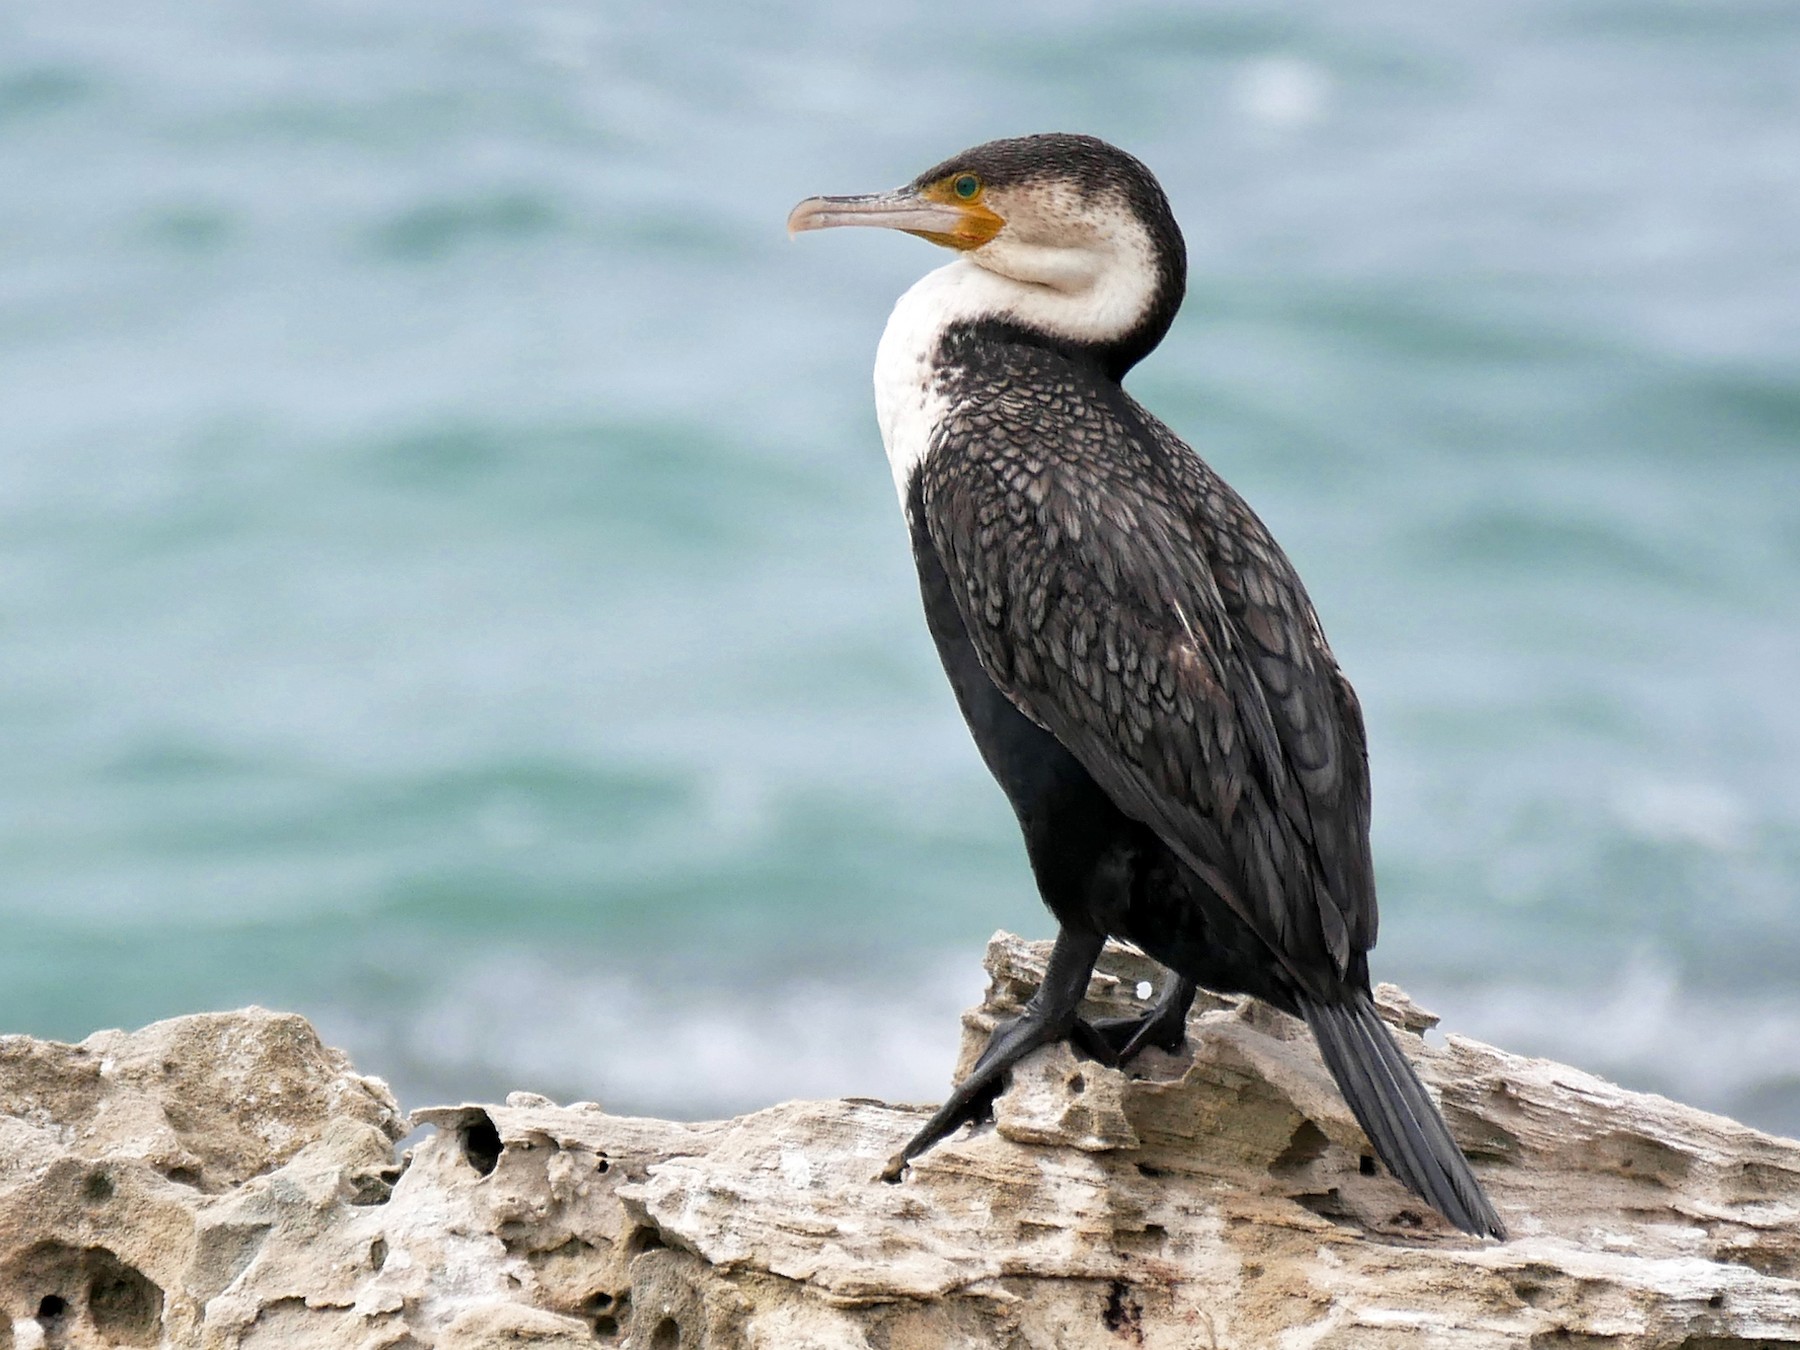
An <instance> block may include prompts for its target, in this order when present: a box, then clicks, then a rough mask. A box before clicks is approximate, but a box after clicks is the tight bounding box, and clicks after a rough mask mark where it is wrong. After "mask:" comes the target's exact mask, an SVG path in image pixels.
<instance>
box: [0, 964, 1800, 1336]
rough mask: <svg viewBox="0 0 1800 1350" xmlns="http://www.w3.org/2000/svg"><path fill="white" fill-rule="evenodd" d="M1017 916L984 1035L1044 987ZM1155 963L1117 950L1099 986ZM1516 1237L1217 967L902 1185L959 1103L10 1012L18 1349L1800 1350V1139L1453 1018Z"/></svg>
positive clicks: (12, 1279)
mask: <svg viewBox="0 0 1800 1350" xmlns="http://www.w3.org/2000/svg"><path fill="white" fill-rule="evenodd" d="M1043 958H1044V949H1043V948H1042V947H1041V946H1035V945H1032V944H1027V943H1023V942H1021V941H1019V940H1018V939H1015V938H1011V937H1008V936H1005V935H1000V936H998V937H996V939H995V940H994V942H993V943H992V944H991V945H990V948H989V953H988V965H989V970H990V972H991V974H992V983H991V986H990V988H989V992H988V997H987V998H986V999H985V1000H984V1002H983V1004H982V1006H981V1007H980V1008H978V1009H975V1010H973V1011H971V1012H970V1013H969V1014H967V1016H966V1018H965V1032H966V1034H965V1045H964V1055H965V1065H964V1066H963V1067H966V1061H967V1059H968V1058H969V1057H970V1056H972V1055H973V1054H974V1052H975V1051H976V1050H977V1049H978V1048H979V1046H980V1045H981V1043H982V1042H983V1040H984V1039H985V1037H986V1033H987V1031H988V1029H989V1028H991V1026H992V1025H993V1022H994V1021H995V1020H996V1019H997V1018H1000V1017H1004V1016H1007V1015H1009V1014H1010V1013H1011V1012H1013V1011H1016V1010H1017V1009H1018V1007H1019V1006H1021V1005H1022V1004H1023V1002H1024V1000H1025V999H1026V998H1028V997H1029V995H1030V993H1031V990H1032V989H1033V988H1034V987H1035V984H1036V982H1037V979H1038V977H1039V975H1040V974H1041V971H1042V967H1043ZM1156 978H1158V976H1157V973H1156V972H1155V970H1154V968H1153V967H1151V966H1150V965H1149V964H1148V963H1147V962H1145V961H1144V960H1143V959H1142V958H1141V957H1138V956H1136V955H1134V954H1132V953H1130V952H1128V951H1125V950H1122V949H1109V951H1108V953H1107V955H1106V957H1105V958H1104V960H1103V965H1102V969H1101V971H1100V973H1099V974H1098V975H1097V976H1096V978H1095V981H1094V984H1093V986H1092V988H1091V990H1090V1006H1089V1012H1090V1014H1091V1015H1094V1016H1107V1015H1122V1014H1126V1013H1129V1012H1132V1011H1135V1010H1137V1009H1139V1008H1141V1006H1142V1004H1141V1001H1140V999H1139V993H1140V990H1141V985H1142V983H1143V982H1145V981H1152V980H1154V979H1156ZM1379 994H1380V1001H1381V1003H1382V1006H1383V1010H1384V1013H1385V1014H1386V1015H1387V1016H1388V1017H1389V1020H1390V1021H1391V1022H1393V1024H1394V1025H1395V1026H1396V1027H1398V1028H1400V1029H1401V1030H1402V1033H1403V1035H1402V1040H1403V1043H1404V1044H1406V1046H1407V1048H1408V1052H1409V1053H1410V1054H1411V1055H1412V1056H1413V1058H1414V1059H1415V1061H1416V1062H1417V1063H1418V1064H1419V1067H1420V1072H1421V1074H1422V1076H1423V1077H1424V1078H1425V1080H1426V1081H1427V1083H1429V1084H1431V1085H1432V1086H1433V1087H1434V1090H1436V1091H1438V1092H1439V1093H1440V1094H1441V1097H1442V1101H1443V1106H1444V1110H1445V1114H1446V1116H1447V1118H1448V1119H1449V1121H1450V1124H1451V1127H1452V1129H1453V1130H1454V1131H1455V1132H1456V1133H1457V1135H1458V1137H1459V1138H1460V1139H1462V1140H1463V1142H1464V1144H1465V1147H1466V1148H1467V1150H1468V1152H1469V1155H1470V1158H1471V1160H1472V1162H1473V1163H1474V1165H1475V1167H1476V1170H1477V1171H1478V1172H1479V1173H1480V1174H1481V1176H1482V1179H1483V1181H1484V1183H1485V1184H1486V1185H1487V1186H1488V1188H1489V1191H1490V1194H1491V1195H1492V1196H1493V1198H1494V1200H1495V1202H1496V1204H1497V1205H1498V1207H1499V1209H1500V1211H1501V1214H1502V1216H1503V1217H1504V1218H1505V1219H1506V1221H1507V1222H1508V1224H1509V1225H1510V1226H1511V1229H1512V1231H1513V1233H1514V1234H1515V1238H1514V1240H1513V1241H1511V1242H1508V1243H1505V1244H1497V1243H1492V1242H1477V1241H1474V1240H1472V1239H1469V1238H1466V1237H1464V1236H1463V1235H1461V1234H1459V1233H1457V1232H1455V1231H1454V1230H1451V1229H1450V1228H1448V1227H1447V1226H1446V1225H1445V1224H1443V1223H1442V1222H1441V1221H1439V1220H1438V1219H1437V1218H1436V1216H1435V1215H1433V1214H1431V1213H1429V1212H1428V1211H1426V1210H1425V1209H1424V1207H1423V1206H1422V1205H1420V1204H1419V1203H1418V1202H1417V1201H1415V1200H1414V1199H1413V1198H1412V1197H1411V1196H1410V1195H1408V1194H1407V1193H1406V1192H1405V1191H1404V1190H1403V1189H1401V1187H1400V1186H1399V1185H1398V1184H1397V1183H1395V1182H1394V1181H1393V1180H1392V1179H1391V1178H1389V1177H1387V1176H1386V1175H1385V1174H1382V1173H1381V1172H1380V1170H1379V1168H1377V1167H1375V1166H1374V1165H1373V1164H1372V1162H1371V1161H1370V1160H1369V1159H1368V1157H1367V1144H1366V1142H1365V1141H1364V1139H1363V1137H1362V1135H1361V1132H1360V1131H1359V1130H1358V1128H1357V1126H1356V1123H1355V1121H1354V1120H1353V1119H1352V1117H1351V1116H1350V1113H1349V1111H1348V1109H1347V1108H1346V1107H1345V1106H1344V1105H1343V1103H1342V1101H1341V1100H1340V1099H1339V1098H1338V1096H1337V1093H1336V1091H1335V1089H1334V1088H1333V1087H1332V1084H1331V1080H1330V1078H1329V1077H1328V1076H1327V1075H1326V1073H1325V1071H1324V1069H1323V1067H1322V1066H1321V1065H1320V1063H1319V1060H1318V1057H1317V1055H1316V1054H1315V1053H1314V1051H1313V1049H1312V1046H1311V1042H1310V1040H1309V1039H1308V1038H1307V1036H1306V1033H1305V1031H1304V1029H1303V1028H1302V1027H1300V1026H1299V1025H1298V1024H1296V1023H1293V1022H1291V1021H1290V1020H1289V1019H1287V1018H1285V1017H1283V1016H1281V1015H1280V1014H1277V1013H1272V1012H1270V1011H1269V1010H1267V1009H1265V1008H1260V1007H1258V1006H1256V1005H1253V1004H1247V1003H1241V1002H1239V1001H1237V1000H1232V999H1224V998H1208V997H1206V996H1203V997H1202V1001H1201V1002H1200V1003H1199V1004H1197V1005H1196V1009H1195V1012H1194V1015H1193V1017H1192V1018H1191V1019H1190V1022H1189V1027H1188V1031H1189V1041H1190V1047H1189V1050H1188V1051H1186V1052H1184V1053H1182V1054H1179V1055H1167V1054H1163V1053H1162V1052H1160V1051H1151V1052H1148V1053H1147V1054H1146V1055H1145V1056H1143V1057H1142V1059H1141V1060H1140V1061H1139V1062H1138V1063H1137V1064H1136V1065H1134V1066H1133V1070H1132V1072H1130V1073H1129V1074H1126V1073H1120V1072H1117V1071H1115V1070H1111V1069H1106V1068H1103V1067H1101V1066H1099V1065H1097V1064H1094V1063H1091V1062H1088V1061H1084V1060H1080V1059H1078V1058H1076V1057H1075V1056H1074V1055H1073V1054H1072V1053H1071V1052H1070V1051H1069V1050H1068V1049H1066V1048H1064V1047H1054V1048H1051V1049H1049V1050H1046V1051H1043V1052H1040V1053H1039V1054H1038V1055H1037V1056H1035V1057H1033V1058H1032V1059H1031V1060H1030V1061H1028V1062H1027V1063H1026V1064H1025V1065H1023V1066H1022V1067H1021V1068H1020V1070H1019V1071H1018V1072H1017V1073H1016V1074H1015V1076H1014V1077H1015V1081H1014V1083H1013V1084H1012V1086H1011V1088H1010V1089H1009V1090H1008V1091H1007V1092H1006V1093H1004V1094H1003V1095H1002V1096H1001V1098H1000V1100H999V1101H998V1102H997V1103H996V1106H995V1125H994V1126H993V1127H992V1128H983V1129H980V1130H973V1131H964V1132H963V1133H962V1134H960V1135H958V1136H956V1137H954V1138H952V1139H951V1140H949V1141H947V1142H946V1143H945V1144H943V1145H940V1146H939V1147H938V1148H937V1149H935V1150H933V1151H932V1152H930V1153H928V1154H927V1155H926V1156H925V1157H924V1158H922V1159H920V1160H919V1161H918V1162H917V1163H916V1164H915V1165H914V1167H913V1169H912V1171H911V1173H910V1174H909V1176H908V1177H907V1178H906V1179H905V1180H904V1181H902V1182H900V1183H899V1184H894V1185H889V1184H885V1183H883V1182H881V1181H879V1180H877V1179H876V1177H877V1175H878V1173H879V1172H880V1171H881V1170H882V1167H883V1164H884V1162H885V1160H886V1159H887V1158H888V1157H890V1156H891V1155H892V1154H893V1152H894V1151H895V1149H896V1148H898V1147H899V1145H900V1144H901V1143H902V1142H904V1140H905V1139H906V1138H907V1137H908V1136H909V1135H910V1134H911V1132H912V1131H913V1130H914V1129H916V1128H917V1126H918V1125H919V1123H920V1122H921V1121H922V1119H923V1116H924V1114H925V1110H924V1108H917V1107H897V1106H889V1105H884V1104H882V1103H878V1102H870V1101H858V1100H851V1101H840V1102H788V1103H784V1104H782V1105H780V1106H774V1107H771V1108H769V1109H768V1110H765V1111H759V1112H757V1113H755V1114H753V1115H749V1116H744V1117H741V1118H739V1119H737V1120H731V1121H717V1122H708V1123H703V1124H682V1123H672V1122H667V1121H657V1120H644V1119H636V1118H631V1117H622V1116H613V1115H609V1114H607V1113H606V1112H605V1111H603V1110H602V1109H600V1108H599V1107H597V1106H595V1105H593V1104H591V1103H583V1104H577V1105H574V1106H568V1107H559V1106H556V1105H555V1104H553V1103H551V1102H549V1101H547V1100H545V1099H544V1098H541V1097H535V1096H531V1095H528V1094H514V1095H513V1096H512V1097H511V1098H509V1099H508V1100H507V1102H506V1103H505V1104H504V1105H486V1106H483V1105H468V1106H455V1107H442V1108H435V1109H430V1110H425V1111H420V1112H416V1113H415V1114H414V1116H413V1121H414V1123H415V1124H417V1125H419V1126H423V1127H428V1133H427V1134H426V1135H425V1136H424V1137H423V1138H422V1139H421V1140H420V1141H419V1142H418V1143H416V1145H415V1146H414V1147H413V1148H412V1149H411V1150H410V1151H409V1152H408V1153H407V1154H406V1155H405V1157H404V1159H403V1160H402V1161H401V1162H400V1163H396V1161H395V1159H394V1155H393V1149H394V1144H395V1142H396V1140H397V1139H398V1138H399V1137H400V1136H401V1134H402V1133H403V1131H404V1129H405V1124H404V1123H403V1122H402V1121H401V1119H400V1117H399V1114H398V1112H397V1110H396V1108H395V1106H394V1103H393V1100H392V1098H391V1097H390V1096H389V1095H388V1093H387V1090H386V1088H385V1087H384V1086H383V1085H382V1084H381V1083H380V1082H379V1081H377V1080H374V1079H368V1078H362V1077H359V1076H357V1075H356V1074H355V1073H354V1072H353V1071H352V1070H351V1068H350V1066H349V1065H348V1063H347V1062H346V1061H345V1059H344V1057H343V1056H342V1055H341V1054H339V1053H337V1052H335V1051H331V1050H328V1049H327V1048H325V1047H324V1046H322V1045H320V1044H319V1042H318V1039H317V1037H316V1036H314V1035H313V1033H312V1032H311V1029H310V1028H309V1027H307V1025H306V1024H305V1023H304V1022H303V1021H301V1020H300V1019H299V1018H294V1017H282V1016H278V1015H276V1014H271V1013H266V1012H263V1011H261V1010H257V1009H252V1010H249V1011H246V1012H243V1013H234V1014H209V1015H205V1016H200V1017H192V1018H180V1019H176V1020H174V1021H171V1022H164V1023H159V1024H157V1025H155V1026H152V1027H147V1028H145V1029H144V1030H143V1031H140V1032H136V1033H132V1034H129V1035H127V1034H124V1033H120V1032H105V1033H101V1034H100V1035H97V1036H94V1037H91V1038H90V1039H89V1040H88V1041H86V1042H84V1043H83V1044H82V1045H79V1046H62V1045H52V1044H48V1043H43V1042H35V1041H30V1040H27V1039H25V1038H22V1037H8V1038H3V1039H0V1350H13V1347H17V1348H18V1350H35V1348H36V1347H40V1346H41V1347H58V1348H61V1347H67V1348H68V1350H86V1347H99V1346H154V1345H169V1346H175V1347H196V1348H198V1350H282V1348H284V1347H321V1348H323V1350H331V1348H335V1347H341V1348H342V1350H384V1348H386V1350H426V1348H427V1347H437V1348H439V1350H501V1348H502V1347H505V1348H506V1350H539V1348H541V1350H552V1348H556V1350H561V1348H562V1347H573V1346H578V1345H580V1346H594V1345H600V1346H608V1345H610V1346H617V1347H629V1350H702V1348H703V1347H705V1348H708V1350H711V1348H717V1350H765V1348H767V1350H777V1348H779V1350H839V1347H842V1348H843V1350H936V1348H937V1347H986V1346H996V1347H999V1346H1005V1347H1009V1348H1018V1347H1042V1348H1044V1350H1049V1348H1050V1347H1058V1348H1059V1350H1060V1348H1068V1347H1087V1346H1106V1347H1114V1346H1142V1347H1182V1348H1183V1350H1186V1348H1187V1347H1193V1346H1200V1347H1221V1348H1225V1347H1242V1348H1244V1350H1264V1348H1265V1347H1284V1348H1285V1347H1292V1348H1293V1350H1302V1348H1303V1347H1369V1348H1371V1350H1373V1348H1375V1347H1400V1346H1406V1347H1425V1346H1431V1347H1438V1346H1443V1347H1466V1348H1467V1350H1484V1348H1485V1347H1501V1346H1507V1347H1511V1346H1589V1347H1600V1346H1604V1347H1609V1348H1612V1350H1652V1348H1653V1347H1654V1348H1656V1350H1662V1348H1663V1347H1667V1348H1668V1350H1677V1347H1679V1348H1680V1350H1726V1348H1727V1347H1740V1348H1741V1347H1752V1346H1755V1347H1768V1346H1784V1345H1792V1346H1797V1347H1800V1143H1796V1142H1795V1141H1792V1140H1785V1139H1777V1138H1774V1137H1771V1136H1769V1135H1765V1134H1761V1133H1759V1132H1757V1131H1755V1130H1751V1129H1748V1128H1746V1127H1744V1126H1742V1125H1738V1124H1736V1123H1734V1122H1732V1121H1729V1120H1725V1119H1722V1118H1720V1117H1717V1116H1711V1115H1707V1114H1705V1113H1702V1112H1698V1111H1694V1110H1691V1109H1690V1108H1687V1107H1683V1106H1680V1105H1678V1104H1676V1103H1673V1102H1670V1101H1667V1100H1665V1099H1662V1098H1659V1097H1653V1096H1647V1095H1644V1094H1639V1093H1631V1092H1626V1091H1624V1090H1622V1089H1620V1088H1617V1087H1615V1086H1613V1085H1611V1084H1608V1083H1605V1082H1603V1081H1601V1080H1599V1079H1597V1078H1594V1077H1592V1076H1590V1075H1588V1074H1584V1073H1582V1072H1580V1071H1579V1070H1576V1069H1571V1068H1568V1067H1566V1066H1563V1065H1558V1064H1552V1063H1549V1062H1547V1061H1542V1060H1530V1059H1523V1058H1520V1057H1518V1056H1513V1055H1508V1054H1506V1053H1504V1052H1502V1051H1499V1050H1496V1049H1494V1048H1492V1047H1490V1046H1485V1045H1481V1044H1478V1043H1476V1042H1473V1041H1467V1040H1462V1039H1460V1038H1457V1037H1454V1036H1452V1037H1449V1038H1448V1040H1447V1042H1446V1044H1445V1045H1444V1046H1443V1047H1442V1048H1437V1047H1434V1046H1431V1045H1428V1044H1427V1043H1426V1042H1425V1041H1424V1040H1423V1039H1422V1038H1421V1035H1420V1033H1422V1032H1423V1031H1424V1030H1426V1029H1428V1028H1429V1027H1430V1026H1431V1024H1432V1021H1433V1019H1432V1018H1431V1016H1430V1014H1428V1013H1426V1012H1424V1011H1423V1010H1422V1009H1419V1008H1417V1007H1416V1006H1415V1005H1413V1004H1411V1003H1409V1002H1408V1001H1407V1000H1406V999H1405V997H1404V995H1402V994H1400V993H1399V991H1397V990H1393V989H1390V988H1388V987H1385V986H1384V987H1383V989H1382V990H1381V991H1379Z"/></svg>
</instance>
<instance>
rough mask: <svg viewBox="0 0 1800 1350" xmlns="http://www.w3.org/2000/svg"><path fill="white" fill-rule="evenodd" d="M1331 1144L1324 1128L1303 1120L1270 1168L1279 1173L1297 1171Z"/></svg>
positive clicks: (1321, 1153) (1317, 1157) (1321, 1154)
mask: <svg viewBox="0 0 1800 1350" xmlns="http://www.w3.org/2000/svg"><path fill="white" fill-rule="evenodd" d="M1330 1146H1331V1141H1330V1140H1329V1139H1327V1138H1326V1137H1325V1132H1324V1131H1323V1130H1321V1129H1320V1128H1319V1127H1318V1126H1317V1125H1315V1124H1313V1123H1312V1122H1311V1121H1310V1120H1303V1121H1301V1122H1300V1124H1299V1125H1298V1126H1297V1127H1295V1130H1294V1134H1293V1137H1292V1138H1291V1139H1289V1140H1288V1144H1287V1147H1286V1148H1284V1149H1283V1150H1282V1151H1281V1154H1280V1156H1279V1157H1277V1158H1276V1159H1275V1161H1274V1162H1272V1163H1270V1164H1269V1170H1270V1171H1271V1172H1275V1173H1277V1174H1279V1173H1282V1172H1296V1171H1298V1170H1299V1169H1300V1168H1302V1167H1305V1166H1306V1165H1307V1164H1308V1163H1311V1162H1315V1161H1317V1160H1318V1159H1319V1158H1320V1157H1321V1156H1323V1154H1324V1152H1325V1150H1326V1149H1327V1148H1329V1147H1330Z"/></svg>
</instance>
